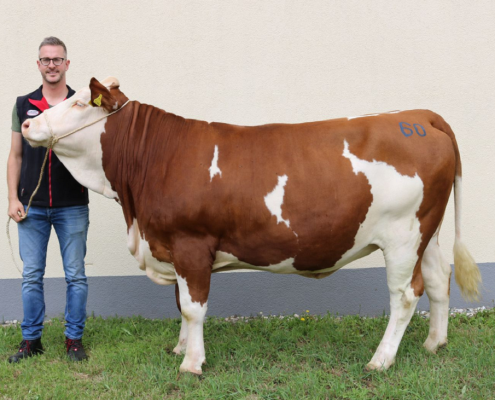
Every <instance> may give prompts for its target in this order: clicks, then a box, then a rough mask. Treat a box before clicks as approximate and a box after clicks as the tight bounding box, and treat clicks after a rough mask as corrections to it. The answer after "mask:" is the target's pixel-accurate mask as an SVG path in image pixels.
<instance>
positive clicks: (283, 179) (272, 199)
mask: <svg viewBox="0 0 495 400" xmlns="http://www.w3.org/2000/svg"><path fill="white" fill-rule="evenodd" d="M288 179H289V178H288V177H287V175H283V176H279V177H278V183H277V186H275V189H273V191H271V192H270V193H268V194H267V195H266V196H265V204H266V207H267V208H268V210H269V211H270V213H271V214H272V215H274V216H276V217H277V224H279V223H280V222H283V223H284V224H285V225H287V228H290V222H289V220H288V219H283V218H282V204H284V195H285V189H284V187H285V185H286V184H287V180H288Z"/></svg>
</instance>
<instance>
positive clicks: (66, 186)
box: [16, 86, 89, 207]
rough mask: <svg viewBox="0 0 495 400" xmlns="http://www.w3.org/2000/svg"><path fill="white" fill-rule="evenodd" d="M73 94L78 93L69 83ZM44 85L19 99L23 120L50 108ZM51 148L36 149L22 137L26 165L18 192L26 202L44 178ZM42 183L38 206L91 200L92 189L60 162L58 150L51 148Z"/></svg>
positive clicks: (23, 157) (61, 205)
mask: <svg viewBox="0 0 495 400" xmlns="http://www.w3.org/2000/svg"><path fill="white" fill-rule="evenodd" d="M67 88H68V89H69V94H68V95H67V97H71V96H72V95H73V94H74V93H75V92H74V91H73V90H72V89H71V88H70V87H68V86H67ZM41 89H42V86H40V87H39V88H38V89H37V90H35V91H34V92H32V93H29V94H27V95H25V96H21V97H18V98H17V102H16V107H17V115H18V116H19V120H20V122H21V125H22V123H23V122H24V121H25V120H26V119H28V118H34V117H36V116H37V115H39V114H41V113H42V112H43V111H45V110H46V109H48V108H49V106H48V103H47V102H46V99H45V98H44V97H43V93H42V91H41ZM47 151H48V150H47V149H46V148H44V147H37V148H32V147H31V146H30V145H29V143H28V142H27V141H26V139H24V138H22V165H21V176H20V180H19V187H18V191H17V195H18V196H19V200H20V201H21V203H22V204H24V205H27V204H28V203H29V199H30V198H31V194H32V193H33V192H34V189H35V188H36V185H37V184H38V180H39V178H40V172H41V166H42V165H43V160H44V158H45V154H46V152H47ZM49 151H50V153H49V155H48V160H47V161H46V165H45V172H44V173H43V179H42V180H41V186H40V188H39V189H38V192H37V193H36V196H34V199H33V202H32V205H33V206H38V207H66V206H81V205H86V204H88V203H89V198H88V189H86V188H85V187H84V186H82V185H81V184H80V183H78V182H77V181H76V180H75V179H74V178H73V177H72V175H71V174H70V172H69V171H68V170H67V168H65V166H64V165H63V164H62V163H61V162H60V160H59V159H58V157H57V156H56V155H55V153H54V152H53V151H51V150H49Z"/></svg>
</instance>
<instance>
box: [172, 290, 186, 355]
mask: <svg viewBox="0 0 495 400" xmlns="http://www.w3.org/2000/svg"><path fill="white" fill-rule="evenodd" d="M175 301H176V303H177V308H178V309H179V312H180V313H181V314H182V310H181V308H180V292H179V284H178V283H177V284H176V285H175ZM186 348H187V319H186V318H184V317H182V321H181V324H180V334H179V343H177V346H175V348H174V350H173V351H174V353H175V354H177V355H180V354H184V353H185V352H186Z"/></svg>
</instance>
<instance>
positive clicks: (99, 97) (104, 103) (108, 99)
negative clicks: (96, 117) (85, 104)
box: [89, 78, 118, 112]
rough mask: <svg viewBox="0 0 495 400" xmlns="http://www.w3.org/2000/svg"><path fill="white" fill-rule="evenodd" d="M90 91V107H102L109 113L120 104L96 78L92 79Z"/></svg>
mask: <svg viewBox="0 0 495 400" xmlns="http://www.w3.org/2000/svg"><path fill="white" fill-rule="evenodd" d="M89 90H91V100H90V101H89V104H90V105H92V106H93V107H102V108H104V109H105V110H107V111H108V112H112V111H114V110H115V105H116V104H118V103H117V99H116V98H115V97H113V96H112V94H111V93H110V91H109V90H108V89H107V88H106V87H105V86H103V85H102V84H101V83H100V82H99V81H98V80H97V79H96V78H91V82H90V83H89Z"/></svg>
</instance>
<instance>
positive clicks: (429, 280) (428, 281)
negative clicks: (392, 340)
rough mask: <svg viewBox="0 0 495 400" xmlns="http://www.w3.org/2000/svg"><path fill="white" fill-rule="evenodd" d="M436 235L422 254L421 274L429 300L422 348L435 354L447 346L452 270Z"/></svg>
mask: <svg viewBox="0 0 495 400" xmlns="http://www.w3.org/2000/svg"><path fill="white" fill-rule="evenodd" d="M437 235H438V233H437V234H436V235H435V236H433V237H432V239H431V240H430V242H429V243H428V247H427V248H426V250H425V252H424V254H423V262H422V265H421V270H422V272H423V279H424V286H425V290H426V294H427V295H428V298H429V300H430V331H429V333H428V338H427V339H426V341H425V343H424V344H423V346H424V347H425V348H426V349H427V350H428V351H431V352H432V353H435V352H436V351H437V349H438V348H439V347H441V346H444V345H446V344H447V327H448V318H449V297H450V275H451V273H452V269H451V267H450V264H449V263H448V262H447V260H445V258H444V257H443V254H442V252H441V251H440V247H439V246H438V236H437Z"/></svg>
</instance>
